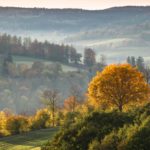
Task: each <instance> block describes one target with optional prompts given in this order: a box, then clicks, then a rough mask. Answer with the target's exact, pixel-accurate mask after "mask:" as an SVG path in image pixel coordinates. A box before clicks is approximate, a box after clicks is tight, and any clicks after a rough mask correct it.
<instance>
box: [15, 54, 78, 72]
mask: <svg viewBox="0 0 150 150" xmlns="http://www.w3.org/2000/svg"><path fill="white" fill-rule="evenodd" d="M13 61H14V63H16V64H26V65H28V67H31V66H32V64H33V62H36V61H40V62H43V63H44V64H46V65H49V64H53V63H56V62H52V61H48V60H45V59H40V58H32V57H26V56H13ZM60 64H61V63H60ZM61 65H62V69H63V71H64V72H68V71H77V68H76V67H71V66H69V65H64V64H61Z"/></svg>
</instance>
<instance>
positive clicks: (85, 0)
mask: <svg viewBox="0 0 150 150" xmlns="http://www.w3.org/2000/svg"><path fill="white" fill-rule="evenodd" d="M127 5H134V6H147V5H149V6H150V0H0V6H17V7H42V8H43V7H45V8H83V9H105V8H109V7H114V6H127Z"/></svg>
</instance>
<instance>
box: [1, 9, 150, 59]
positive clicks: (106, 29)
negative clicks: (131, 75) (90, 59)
mask: <svg viewBox="0 0 150 150" xmlns="http://www.w3.org/2000/svg"><path fill="white" fill-rule="evenodd" d="M0 19H1V22H0V31H1V32H3V33H4V32H6V33H9V34H13V35H19V36H25V37H28V36H30V37H32V38H33V39H34V38H37V39H39V40H43V41H44V40H48V41H51V42H57V43H60V44H62V43H65V44H73V45H74V46H75V47H76V48H77V50H78V51H80V52H83V48H84V47H91V48H94V49H95V52H96V53H97V54H105V55H107V57H108V58H109V62H114V61H115V62H119V61H122V60H123V59H125V58H126V57H127V56H128V55H133V54H135V55H136V56H139V55H140V56H143V57H145V58H146V59H147V60H148V59H149V57H148V56H147V54H149V46H150V45H149V39H150V34H149V29H150V21H149V20H150V8H149V7H121V8H111V9H106V10H96V11H88V10H81V9H37V8H33V9H29V8H3V7H1V8H0ZM37 31H38V32H37Z"/></svg>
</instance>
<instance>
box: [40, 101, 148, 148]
mask: <svg viewBox="0 0 150 150" xmlns="http://www.w3.org/2000/svg"><path fill="white" fill-rule="evenodd" d="M149 147H150V103H149V104H147V105H145V106H144V107H141V108H138V109H135V110H132V111H130V112H126V113H121V112H117V111H112V112H92V113H89V114H88V115H87V116H86V117H84V118H82V119H81V118H80V117H77V116H76V121H74V122H72V123H71V121H68V123H67V121H66V123H65V125H64V126H63V127H62V129H61V130H60V131H59V132H58V133H57V134H56V136H55V137H54V138H53V140H51V141H49V142H48V143H47V144H46V145H44V146H43V147H42V150H69V149H70V150H149Z"/></svg>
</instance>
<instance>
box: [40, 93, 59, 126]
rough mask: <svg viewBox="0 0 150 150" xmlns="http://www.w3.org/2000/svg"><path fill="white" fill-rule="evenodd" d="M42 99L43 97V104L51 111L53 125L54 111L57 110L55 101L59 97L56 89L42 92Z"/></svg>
mask: <svg viewBox="0 0 150 150" xmlns="http://www.w3.org/2000/svg"><path fill="white" fill-rule="evenodd" d="M42 99H43V102H44V104H45V105H46V106H47V107H48V108H49V109H50V111H51V112H52V123H53V126H55V113H56V110H57V101H58V99H59V92H58V90H45V91H44V92H43V95H42Z"/></svg>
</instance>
